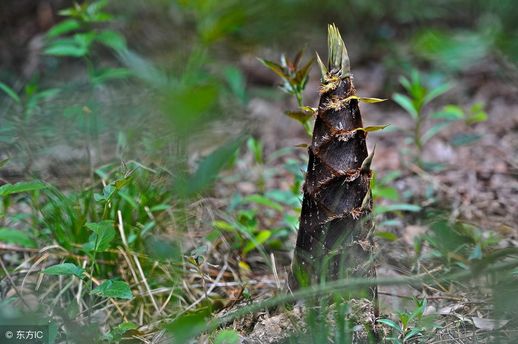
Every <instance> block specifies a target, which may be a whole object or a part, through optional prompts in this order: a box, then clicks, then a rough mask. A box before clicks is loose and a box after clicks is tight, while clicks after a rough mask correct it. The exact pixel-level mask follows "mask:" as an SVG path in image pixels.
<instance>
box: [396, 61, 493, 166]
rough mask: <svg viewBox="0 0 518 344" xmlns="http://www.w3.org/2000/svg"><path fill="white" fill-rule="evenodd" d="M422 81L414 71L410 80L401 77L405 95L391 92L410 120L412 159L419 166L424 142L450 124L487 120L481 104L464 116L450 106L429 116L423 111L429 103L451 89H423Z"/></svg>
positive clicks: (441, 85)
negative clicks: (431, 121) (411, 123)
mask: <svg viewBox="0 0 518 344" xmlns="http://www.w3.org/2000/svg"><path fill="white" fill-rule="evenodd" d="M422 79H423V78H422V76H421V75H420V74H419V72H418V71H417V70H413V71H412V73H411V76H410V78H405V77H401V78H400V79H399V81H400V83H401V85H402V86H403V88H404V89H405V90H406V92H407V95H404V94H401V93H394V95H393V97H392V99H393V100H394V101H395V102H396V103H397V104H399V105H400V106H401V107H402V108H403V109H404V110H405V111H406V112H407V113H408V114H409V115H410V117H411V119H412V120H413V128H412V130H411V134H410V135H409V138H410V140H411V142H412V144H413V146H414V147H415V150H416V153H415V154H416V155H415V160H416V161H417V163H418V164H419V165H420V166H423V161H422V158H421V156H422V153H423V150H424V148H425V145H426V143H427V142H428V141H429V140H430V139H431V138H432V137H434V136H435V135H437V134H438V133H439V132H441V131H442V130H443V129H445V128H446V127H447V126H449V125H450V124H451V123H452V122H455V121H459V120H464V121H465V122H466V123H467V124H474V123H478V122H483V121H485V120H486V119H487V114H486V113H485V112H484V109H483V105H482V104H481V103H475V104H474V105H473V106H472V107H471V109H470V110H469V111H468V113H467V114H465V112H464V111H463V109H462V108H461V107H459V106H458V105H453V104H450V105H446V106H444V107H443V108H442V110H440V111H438V112H434V113H431V114H430V113H429V112H427V111H425V108H426V106H427V105H429V104H430V102H432V101H433V100H434V99H436V98H437V97H439V96H441V95H443V94H444V93H446V92H448V91H449V90H450V89H451V87H452V86H451V85H450V84H448V83H445V84H440V85H438V86H435V87H427V86H426V85H425V84H424V82H423V80H422ZM430 120H433V124H431V125H430V126H429V128H426V127H427V124H428V122H429V121H430ZM425 129H426V130H425ZM463 137H465V136H463Z"/></svg>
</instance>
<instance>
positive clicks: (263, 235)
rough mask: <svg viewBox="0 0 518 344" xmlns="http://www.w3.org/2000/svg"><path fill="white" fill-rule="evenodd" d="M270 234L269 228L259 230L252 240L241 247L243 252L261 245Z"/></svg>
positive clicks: (245, 252)
mask: <svg viewBox="0 0 518 344" xmlns="http://www.w3.org/2000/svg"><path fill="white" fill-rule="evenodd" d="M271 236H272V232H271V231H269V230H264V231H260V232H259V233H258V234H257V235H256V236H255V238H254V240H251V241H249V242H248V243H247V244H246V246H245V247H244V248H243V254H247V253H248V252H250V251H252V250H253V249H254V248H256V247H258V246H259V245H262V244H264V243H265V242H266V240H268V239H269V238H270V237H271Z"/></svg>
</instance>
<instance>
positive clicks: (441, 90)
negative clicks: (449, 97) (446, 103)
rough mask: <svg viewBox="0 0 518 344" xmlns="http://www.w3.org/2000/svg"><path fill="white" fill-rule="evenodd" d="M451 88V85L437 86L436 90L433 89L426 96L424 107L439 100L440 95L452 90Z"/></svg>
mask: <svg viewBox="0 0 518 344" xmlns="http://www.w3.org/2000/svg"><path fill="white" fill-rule="evenodd" d="M450 88H451V85H450V84H443V85H440V86H437V87H436V88H434V89H432V90H431V91H430V92H428V93H427V94H426V96H424V99H423V105H426V104H428V103H429V102H431V101H432V100H434V99H435V98H437V97H439V96H440V95H442V94H444V93H446V92H448V91H449V90H450Z"/></svg>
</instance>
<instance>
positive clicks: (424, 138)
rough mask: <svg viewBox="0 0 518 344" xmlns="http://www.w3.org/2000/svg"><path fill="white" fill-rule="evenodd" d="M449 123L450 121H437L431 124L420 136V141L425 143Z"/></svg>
mask: <svg viewBox="0 0 518 344" xmlns="http://www.w3.org/2000/svg"><path fill="white" fill-rule="evenodd" d="M449 125H450V122H439V123H437V124H435V125H433V126H432V127H431V128H430V129H428V130H427V131H426V132H425V133H424V134H423V136H421V142H422V143H426V142H427V141H429V140H430V139H431V138H432V137H434V136H435V135H437V134H438V133H440V132H441V131H442V130H443V129H444V128H446V127H448V126H449Z"/></svg>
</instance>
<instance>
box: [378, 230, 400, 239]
mask: <svg viewBox="0 0 518 344" xmlns="http://www.w3.org/2000/svg"><path fill="white" fill-rule="evenodd" d="M374 235H375V236H377V237H378V238H382V239H385V240H388V241H395V240H397V235H396V234H394V233H392V232H386V231H378V232H375V233H374Z"/></svg>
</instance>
